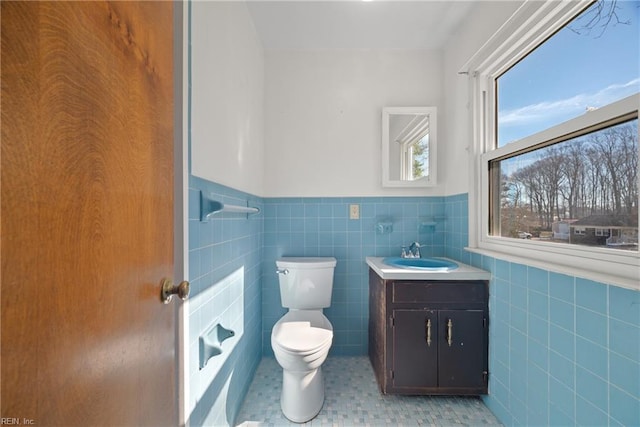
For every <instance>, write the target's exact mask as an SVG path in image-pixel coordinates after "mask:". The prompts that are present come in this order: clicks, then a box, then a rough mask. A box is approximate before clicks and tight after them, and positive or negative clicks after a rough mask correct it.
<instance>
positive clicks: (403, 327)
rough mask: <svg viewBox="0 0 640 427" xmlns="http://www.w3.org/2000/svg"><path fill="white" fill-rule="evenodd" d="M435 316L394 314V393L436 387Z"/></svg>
mask: <svg viewBox="0 0 640 427" xmlns="http://www.w3.org/2000/svg"><path fill="white" fill-rule="evenodd" d="M437 313H438V312H437V311H433V310H422V309H418V310H393V319H394V325H393V380H392V384H393V387H394V389H395V390H397V391H402V389H403V388H406V389H418V388H425V387H437V386H438V314H437Z"/></svg>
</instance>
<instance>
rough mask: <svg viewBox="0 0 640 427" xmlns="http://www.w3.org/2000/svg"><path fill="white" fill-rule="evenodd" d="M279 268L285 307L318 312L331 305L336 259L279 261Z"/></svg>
mask: <svg viewBox="0 0 640 427" xmlns="http://www.w3.org/2000/svg"><path fill="white" fill-rule="evenodd" d="M276 266H277V267H278V272H279V274H278V277H279V280H280V300H281V301H282V306H283V307H286V308H289V309H296V310H317V309H323V308H325V307H329V306H330V305H331V291H332V289H333V270H334V269H335V267H336V259H335V258H333V257H316V258H309V257H308V258H304V257H303V258H280V259H278V260H276Z"/></svg>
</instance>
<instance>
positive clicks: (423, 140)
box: [401, 130, 429, 181]
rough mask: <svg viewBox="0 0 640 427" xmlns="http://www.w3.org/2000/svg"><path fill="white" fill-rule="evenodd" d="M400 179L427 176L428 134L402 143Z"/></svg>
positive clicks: (409, 179) (410, 179)
mask: <svg viewBox="0 0 640 427" xmlns="http://www.w3.org/2000/svg"><path fill="white" fill-rule="evenodd" d="M427 132H428V130H427ZM401 167H402V179H404V180H407V181H413V180H416V179H420V178H423V177H427V176H429V134H428V133H427V134H424V135H420V136H419V137H418V138H416V139H414V140H411V141H409V142H406V143H403V144H402V165H401Z"/></svg>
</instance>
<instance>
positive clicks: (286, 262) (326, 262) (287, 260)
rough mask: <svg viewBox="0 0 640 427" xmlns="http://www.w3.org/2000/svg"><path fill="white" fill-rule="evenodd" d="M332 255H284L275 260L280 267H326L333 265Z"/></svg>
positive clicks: (334, 262)
mask: <svg viewBox="0 0 640 427" xmlns="http://www.w3.org/2000/svg"><path fill="white" fill-rule="evenodd" d="M336 263H337V261H336V259H335V258H334V257H284V258H280V259H277V260H276V265H277V266H278V267H280V268H327V267H335V266H336Z"/></svg>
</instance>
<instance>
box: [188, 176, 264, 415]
mask: <svg viewBox="0 0 640 427" xmlns="http://www.w3.org/2000/svg"><path fill="white" fill-rule="evenodd" d="M200 191H204V192H206V193H207V194H212V195H213V197H214V198H215V199H216V200H219V201H221V202H223V203H228V204H236V205H246V204H247V202H248V203H249V205H250V206H256V207H258V208H259V209H260V210H261V211H262V210H263V209H264V207H263V205H262V200H261V199H260V198H258V197H255V196H252V195H250V194H246V193H243V192H240V191H236V190H234V189H231V188H228V187H225V186H222V185H219V184H215V183H212V182H209V181H206V180H203V179H200V178H197V177H194V176H190V178H189V280H190V283H191V296H190V299H192V300H193V299H196V298H197V297H198V295H201V294H202V295H204V294H205V293H207V292H208V291H210V290H211V288H212V287H213V286H219V285H217V284H218V283H221V282H222V283H224V282H225V280H224V279H226V278H228V277H230V276H232V275H234V272H237V271H238V270H239V269H243V270H244V290H243V297H244V325H243V326H244V334H243V336H242V338H241V339H240V341H239V342H238V343H237V345H236V346H235V348H234V349H233V353H232V354H230V355H229V356H228V359H227V360H226V361H225V362H224V365H223V366H222V367H221V368H220V370H219V371H218V372H217V374H215V377H214V378H213V379H209V378H206V377H205V376H204V371H200V370H199V369H198V368H199V365H198V334H199V333H200V332H201V331H204V330H205V329H206V328H207V327H208V326H210V325H211V324H212V322H213V321H214V320H215V319H216V318H217V316H219V314H220V313H216V312H214V311H215V310H210V311H211V312H207V310H202V309H199V310H195V309H191V311H190V313H189V330H190V337H189V341H190V355H191V358H190V362H189V364H190V371H191V373H190V395H191V398H192V399H195V400H196V401H195V402H189V404H190V405H192V406H195V407H194V408H193V410H192V412H191V415H190V418H189V421H190V423H191V425H192V426H200V425H234V424H233V423H234V419H235V417H236V415H237V413H238V412H239V410H240V405H241V404H242V401H243V400H244V397H245V395H246V393H247V390H248V388H249V385H250V384H251V381H252V379H253V375H254V372H255V370H256V368H257V366H258V363H259V362H260V359H261V357H262V334H261V331H262V314H261V310H262V304H261V301H262V296H261V292H262V289H261V286H260V283H261V274H262V272H261V257H262V227H263V218H262V213H260V214H257V215H249V216H247V215H241V214H219V215H215V216H214V217H213V218H212V219H211V220H209V221H207V222H201V221H200ZM227 293H228V292H227V291H226V290H222V291H220V292H218V293H216V295H215V296H214V297H213V299H214V300H215V299H216V298H219V299H220V300H221V301H224V299H225V296H226V294H227ZM211 305H212V306H213V307H215V306H217V305H218V304H216V301H213V304H211ZM221 309H222V308H221Z"/></svg>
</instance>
